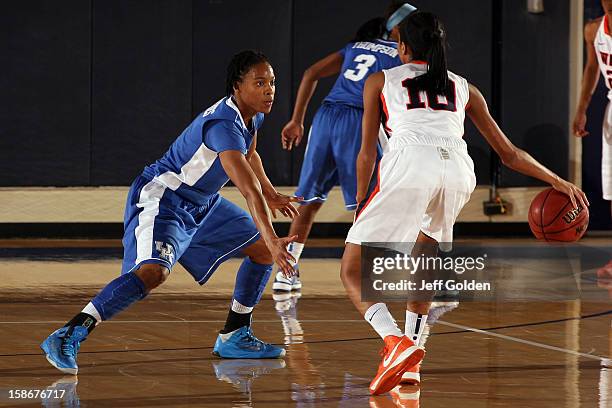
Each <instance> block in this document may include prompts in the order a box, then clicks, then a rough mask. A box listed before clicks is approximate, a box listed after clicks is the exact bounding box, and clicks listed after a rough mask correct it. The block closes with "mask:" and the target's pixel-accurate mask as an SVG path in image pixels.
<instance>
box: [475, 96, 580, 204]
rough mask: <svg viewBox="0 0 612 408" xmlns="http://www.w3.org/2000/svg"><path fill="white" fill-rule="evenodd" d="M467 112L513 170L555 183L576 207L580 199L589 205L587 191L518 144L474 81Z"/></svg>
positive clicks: (554, 186)
mask: <svg viewBox="0 0 612 408" xmlns="http://www.w3.org/2000/svg"><path fill="white" fill-rule="evenodd" d="M466 113H467V114H468V116H469V117H470V119H471V120H472V122H473V123H474V125H475V126H476V128H478V130H479V131H480V133H481V134H482V135H483V136H484V138H485V139H486V141H487V143H489V145H490V146H491V147H492V148H493V150H495V152H496V153H497V154H498V155H499V157H500V159H501V160H502V163H504V165H506V166H507V167H509V168H511V169H512V170H515V171H518V172H519V173H522V174H525V175H527V176H531V177H534V178H537V179H539V180H542V181H544V182H546V183H549V184H550V185H552V187H553V188H554V189H556V190H559V191H561V192H562V193H565V194H567V195H568V196H569V198H570V200H571V201H572V205H573V206H574V208H576V207H577V206H578V205H577V204H578V203H580V204H581V205H583V206H584V207H585V208H586V206H588V205H589V201H588V200H587V198H586V195H585V194H584V193H583V192H582V190H580V189H579V188H578V187H577V186H575V185H574V184H572V183H570V182H568V181H565V180H563V179H562V178H561V177H559V176H557V175H556V174H555V173H553V172H552V171H550V170H549V169H548V168H546V167H545V166H543V165H542V164H540V162H538V161H537V160H536V159H534V158H533V157H531V155H530V154H529V153H527V152H526V151H524V150H522V149H519V148H518V147H516V146H515V145H514V144H513V143H512V142H511V141H510V140H509V139H508V137H507V136H506V135H505V134H504V132H502V130H501V129H500V128H499V126H497V123H496V122H495V120H494V119H493V118H492V117H491V114H490V113H489V108H488V107H487V102H486V101H485V99H484V97H483V96H482V94H481V93H480V91H479V90H478V89H477V88H476V87H475V86H473V85H470V100H469V102H468V108H467V109H466Z"/></svg>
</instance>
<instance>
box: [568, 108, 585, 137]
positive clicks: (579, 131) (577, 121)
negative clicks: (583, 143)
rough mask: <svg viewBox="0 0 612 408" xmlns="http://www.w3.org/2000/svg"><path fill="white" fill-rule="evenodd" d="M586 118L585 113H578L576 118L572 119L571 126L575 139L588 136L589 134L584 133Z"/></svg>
mask: <svg viewBox="0 0 612 408" xmlns="http://www.w3.org/2000/svg"><path fill="white" fill-rule="evenodd" d="M586 123H587V116H586V113H582V112H578V113H576V117H575V118H574V123H573V124H572V130H573V131H574V136H576V137H585V136H588V135H589V132H587V131H586V129H585V127H586Z"/></svg>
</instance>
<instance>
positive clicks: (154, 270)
mask: <svg viewBox="0 0 612 408" xmlns="http://www.w3.org/2000/svg"><path fill="white" fill-rule="evenodd" d="M134 273H135V274H136V275H137V276H138V277H139V278H140V280H142V282H143V283H144V285H145V287H146V288H147V291H151V290H153V289H155V288H156V287H158V286H159V285H161V284H162V283H164V281H165V280H166V279H168V275H170V271H169V270H168V268H166V267H165V266H162V265H158V264H144V265H141V266H140V268H138V270H136V271H135V272H134Z"/></svg>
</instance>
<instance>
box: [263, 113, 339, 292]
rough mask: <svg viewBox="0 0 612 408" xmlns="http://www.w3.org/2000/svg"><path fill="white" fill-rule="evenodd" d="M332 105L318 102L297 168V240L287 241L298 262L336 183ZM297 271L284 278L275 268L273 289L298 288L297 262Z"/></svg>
mask: <svg viewBox="0 0 612 408" xmlns="http://www.w3.org/2000/svg"><path fill="white" fill-rule="evenodd" d="M334 118H335V109H334V108H332V107H330V106H321V108H319V110H318V111H317V114H316V115H315V117H314V120H313V122H312V127H311V128H310V132H309V134H308V144H307V145H306V152H305V153H304V162H303V163H302V169H301V170H300V179H299V182H298V188H297V191H296V192H295V195H296V196H298V197H304V201H303V202H302V204H303V205H302V206H301V207H300V211H299V212H300V215H299V216H297V217H296V218H295V219H294V220H293V221H292V222H291V227H290V230H289V231H290V234H291V235H298V239H297V242H293V243H291V244H289V246H288V247H287V249H288V251H289V253H291V255H292V256H293V257H294V258H295V260H296V262H299V258H300V256H301V254H302V250H303V249H304V245H305V244H306V240H307V239H308V235H309V234H310V229H311V228H312V224H313V222H314V217H315V215H316V213H317V211H319V209H320V208H321V206H322V205H323V202H324V201H325V200H326V199H327V194H328V193H329V191H330V190H331V189H332V187H333V186H334V185H336V184H337V183H338V171H337V169H336V163H335V162H334V159H333V153H332V146H331V140H330V139H331V138H332V129H333V125H334ZM295 269H296V274H295V275H294V276H293V277H291V278H286V277H285V276H284V275H283V274H282V273H281V272H280V271H277V273H276V275H275V278H274V283H273V284H272V289H273V290H274V291H279V292H289V291H292V290H300V289H301V288H302V283H301V281H300V279H299V266H298V264H296V265H295Z"/></svg>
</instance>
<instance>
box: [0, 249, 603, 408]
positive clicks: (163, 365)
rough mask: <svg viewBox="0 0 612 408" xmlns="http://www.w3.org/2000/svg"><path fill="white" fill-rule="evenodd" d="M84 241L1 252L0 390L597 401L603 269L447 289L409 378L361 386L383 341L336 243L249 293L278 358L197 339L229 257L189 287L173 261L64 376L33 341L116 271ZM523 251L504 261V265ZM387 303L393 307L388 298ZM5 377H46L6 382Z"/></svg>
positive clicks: (338, 402)
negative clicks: (283, 284) (391, 389)
mask: <svg viewBox="0 0 612 408" xmlns="http://www.w3.org/2000/svg"><path fill="white" fill-rule="evenodd" d="M22 244H23V243H22ZM598 244H600V245H609V244H610V242H609V241H604V240H598ZM55 245H57V244H55ZM96 245H97V246H98V249H96V250H95V251H94V253H93V255H91V254H89V255H83V254H80V255H78V256H74V257H71V256H42V255H40V254H39V253H36V252H32V253H34V254H36V256H32V253H30V254H29V255H28V252H27V251H25V252H22V253H18V252H15V253H13V254H12V255H10V256H3V260H2V262H0V276H1V277H2V280H1V282H0V338H1V339H2V341H1V342H0V406H3V407H4V406H6V407H39V406H46V407H195V406H206V407H294V406H295V407H315V406H316V407H351V408H356V407H395V406H404V407H418V406H421V407H428V408H429V407H555V408H557V407H598V408H602V407H612V360H610V359H611V358H612V355H611V354H612V326H611V319H612V303H611V301H612V300H611V298H610V296H612V283H611V284H610V292H609V293H608V288H607V287H606V285H605V284H602V282H597V281H596V280H595V279H593V276H594V274H593V273H592V271H585V272H584V273H583V274H582V273H581V274H578V275H579V276H577V279H578V280H579V282H580V286H581V289H582V291H583V293H585V294H586V295H585V296H582V297H581V299H574V300H565V301H556V302H545V301H530V302H503V303H494V302H461V303H460V304H459V306H458V307H456V308H453V305H449V307H448V309H449V311H448V312H447V313H445V314H444V315H442V316H441V317H440V320H439V321H438V323H437V324H436V325H435V326H434V327H433V328H432V331H431V335H430V337H429V339H428V342H427V344H426V350H427V355H426V358H425V361H424V363H423V366H422V371H421V373H422V384H421V387H420V388H417V387H403V388H401V389H399V390H398V392H397V393H395V394H394V395H390V394H387V395H383V396H379V397H370V395H369V394H368V384H369V381H370V380H371V378H372V376H373V375H374V374H375V372H376V367H377V365H378V363H379V354H378V352H379V349H380V348H381V345H382V341H381V340H380V339H379V338H378V337H377V336H376V334H375V333H374V331H373V330H372V329H371V328H370V326H369V325H368V324H366V322H365V321H364V320H363V319H362V318H361V317H360V316H359V314H358V313H357V312H356V311H355V310H354V308H353V307H352V305H351V304H350V303H349V301H348V299H347V298H346V296H345V295H344V289H343V287H342V285H341V282H340V279H339V260H338V259H304V260H303V262H301V266H302V271H303V272H302V280H303V283H304V289H303V291H302V293H301V296H297V295H296V296H286V297H283V298H278V297H277V298H276V300H275V299H274V298H273V297H272V292H271V290H270V288H268V291H267V292H266V295H265V296H264V299H263V301H262V302H261V304H260V305H259V306H258V307H257V308H256V310H255V313H254V332H255V334H256V335H257V336H258V337H260V338H262V339H264V340H266V341H270V342H273V343H277V344H285V345H286V347H287V351H288V352H287V355H286V356H285V358H284V359H282V360H258V361H256V360H221V359H218V358H216V357H214V356H212V355H211V351H212V346H213V343H214V341H215V338H216V335H217V331H218V330H219V329H220V328H221V327H222V326H223V324H224V322H225V317H226V313H227V308H228V302H229V299H230V297H231V289H232V287H233V279H234V276H235V271H236V269H237V266H238V263H239V260H237V259H236V260H231V261H229V262H227V263H225V264H224V265H223V266H222V267H221V268H220V269H219V270H218V271H217V272H216V274H215V275H214V277H213V279H212V280H211V281H210V282H209V284H207V285H206V286H204V287H200V286H199V285H197V284H195V283H194V282H193V281H192V280H191V277H190V276H189V275H188V274H187V273H186V272H185V271H184V270H183V269H182V268H181V267H177V268H176V269H175V270H174V271H173V272H172V274H171V277H170V279H169V280H168V282H166V283H165V284H164V285H163V286H162V287H161V288H160V289H159V290H158V291H157V292H154V293H153V294H151V295H150V296H149V297H148V298H146V299H145V300H144V301H142V302H140V303H138V304H136V305H135V306H134V307H132V308H130V309H128V310H127V311H125V312H124V313H122V314H121V315H119V316H118V317H117V318H116V319H115V320H112V321H110V322H105V323H103V324H102V325H101V326H99V327H98V328H97V329H96V330H95V332H94V333H93V334H92V335H91V336H90V338H89V339H88V340H87V341H86V342H84V343H83V344H82V346H81V351H80V353H79V366H80V371H79V375H78V378H77V377H73V376H64V375H62V374H61V373H59V372H58V371H57V370H56V369H54V368H52V367H51V366H50V365H49V364H48V363H47V361H46V360H45V358H44V356H43V355H42V354H41V352H40V349H39V348H38V345H39V343H40V342H41V341H42V340H43V339H44V338H45V337H46V336H47V335H48V334H49V333H50V332H51V331H53V330H54V329H55V328H57V327H59V326H60V325H63V324H64V323H65V321H66V320H67V319H69V318H70V317H72V315H74V314H75V313H76V312H78V311H79V310H80V309H81V308H82V306H83V305H84V304H85V303H86V302H87V301H88V300H89V298H90V297H91V296H92V295H94V294H95V293H96V291H97V290H98V289H99V288H101V287H102V286H103V285H104V284H105V283H107V282H108V281H109V280H110V279H112V278H113V277H114V276H116V274H117V271H119V269H120V259H118V258H116V257H113V256H108V254H107V253H106V252H105V249H104V248H103V247H104V246H110V247H112V246H113V244H109V245H104V244H103V245H100V244H99V243H97V244H96ZM26 246H29V247H30V249H35V247H41V246H42V247H44V246H45V244H44V242H43V243H42V244H41V243H40V242H36V241H33V242H30V243H27V245H26ZM60 246H61V245H60ZM4 247H5V248H6V245H4ZM22 249H23V248H22ZM26 249H27V248H26ZM96 251H97V252H96ZM53 252H54V249H53V248H51V249H50V251H49V253H53ZM60 252H61V251H60ZM96 253H98V254H99V256H96ZM534 262H535V261H534ZM525 267H528V265H527V266H526V265H525V264H523V263H513V262H512V260H509V261H508V265H507V268H508V271H509V272H508V273H511V272H512V269H518V268H525ZM391 309H392V311H393V313H394V315H395V316H396V317H398V318H400V319H399V320H402V319H401V318H403V316H404V313H403V310H402V309H403V305H402V304H393V305H392V307H391ZM400 327H403V322H400ZM18 390H46V391H49V390H51V391H53V393H50V392H48V393H47V394H51V397H50V398H43V399H41V398H40V397H38V398H31V399H28V398H25V399H15V398H10V397H11V396H15V395H16V394H17V392H18ZM54 397H58V398H54ZM60 397H61V398H60Z"/></svg>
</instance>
